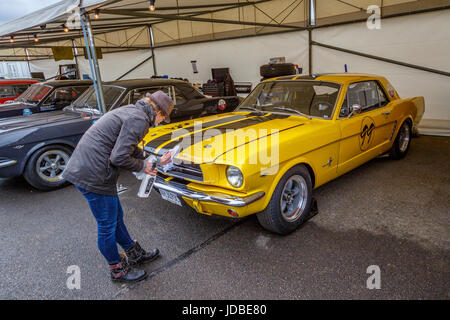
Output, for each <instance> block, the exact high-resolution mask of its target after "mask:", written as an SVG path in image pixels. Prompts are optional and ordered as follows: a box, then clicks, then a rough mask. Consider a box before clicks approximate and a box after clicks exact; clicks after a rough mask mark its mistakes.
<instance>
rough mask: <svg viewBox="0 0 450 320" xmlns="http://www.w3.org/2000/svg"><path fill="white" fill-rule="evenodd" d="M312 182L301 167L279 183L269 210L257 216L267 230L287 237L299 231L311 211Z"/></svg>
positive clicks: (290, 172)
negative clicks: (296, 230)
mask: <svg viewBox="0 0 450 320" xmlns="http://www.w3.org/2000/svg"><path fill="white" fill-rule="evenodd" d="M311 201H312V182H311V176H310V174H309V171H308V169H306V167H305V166H303V165H299V166H295V167H293V168H292V169H290V170H289V171H288V172H286V174H285V175H284V176H283V177H282V178H281V180H280V182H278V185H277V187H276V188H275V191H274V193H273V195H272V198H271V199H270V202H269V204H268V206H267V208H266V209H265V210H264V211H262V212H259V213H258V214H257V218H258V221H259V223H260V224H261V225H262V226H263V227H264V228H265V229H267V230H269V231H272V232H275V233H279V234H281V235H287V234H289V233H291V232H293V231H294V230H295V229H297V228H298V227H299V226H300V225H301V224H302V223H303V222H305V220H306V217H307V216H308V214H309V211H310V209H311Z"/></svg>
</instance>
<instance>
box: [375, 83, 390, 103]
mask: <svg viewBox="0 0 450 320" xmlns="http://www.w3.org/2000/svg"><path fill="white" fill-rule="evenodd" d="M377 88H378V98H379V100H380V107H384V106H385V105H387V104H388V103H389V100H388V98H387V97H386V94H385V93H384V91H383V89H381V86H380V84H379V83H377Z"/></svg>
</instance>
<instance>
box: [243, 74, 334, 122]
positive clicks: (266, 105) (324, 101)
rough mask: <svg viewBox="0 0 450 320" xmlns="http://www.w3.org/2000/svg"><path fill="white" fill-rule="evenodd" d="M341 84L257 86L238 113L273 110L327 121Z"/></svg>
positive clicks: (302, 83) (293, 83) (317, 83)
mask: <svg viewBox="0 0 450 320" xmlns="http://www.w3.org/2000/svg"><path fill="white" fill-rule="evenodd" d="M339 89H340V85H339V84H336V83H331V82H321V81H278V82H277V81H275V82H263V83H260V84H259V85H258V86H257V87H256V88H255V90H253V91H252V93H251V94H250V95H249V96H248V97H247V98H246V99H245V100H244V101H243V102H242V104H241V105H240V107H239V110H258V111H276V112H286V113H292V114H299V115H303V116H313V117H320V118H324V119H329V118H331V117H332V116H333V110H334V106H335V105H336V100H337V99H338V95H339Z"/></svg>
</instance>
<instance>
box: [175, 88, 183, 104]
mask: <svg viewBox="0 0 450 320" xmlns="http://www.w3.org/2000/svg"><path fill="white" fill-rule="evenodd" d="M174 88H175V99H176V101H177V104H183V103H185V102H186V97H185V96H184V94H183V92H181V90H180V89H179V88H177V87H174Z"/></svg>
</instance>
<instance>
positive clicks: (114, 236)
mask: <svg viewBox="0 0 450 320" xmlns="http://www.w3.org/2000/svg"><path fill="white" fill-rule="evenodd" d="M173 107H174V103H173V101H172V100H171V99H170V98H169V97H168V96H167V95H166V94H165V93H164V92H162V91H157V92H155V93H154V94H149V93H147V95H146V96H145V97H144V98H143V99H141V100H139V101H137V103H136V105H127V106H123V107H120V108H118V109H115V110H112V111H110V112H108V113H106V114H105V115H103V116H102V117H101V118H100V119H99V120H98V121H97V122H96V123H95V124H94V125H92V126H91V127H90V128H89V130H88V131H86V133H85V134H84V135H83V137H82V138H81V140H80V142H79V143H78V145H77V147H76V148H75V150H74V152H73V154H72V156H71V158H70V160H69V162H68V163H67V167H66V169H65V170H64V172H63V176H64V178H65V179H66V180H67V181H69V182H71V183H73V184H74V185H75V186H76V187H77V189H78V190H79V191H80V192H81V193H82V195H83V196H84V197H85V198H86V200H87V201H88V203H89V207H90V209H91V211H92V213H93V215H94V217H95V219H96V221H97V227H98V248H99V250H100V252H101V253H102V255H103V256H104V257H105V259H106V260H107V261H108V263H109V268H110V273H111V279H112V280H113V281H119V282H136V281H140V280H143V279H145V278H146V277H147V273H146V272H145V271H144V270H138V269H132V268H131V267H133V266H136V265H139V264H142V263H144V262H150V261H153V260H155V259H156V258H157V257H158V256H159V250H158V249H153V250H152V251H150V252H147V251H145V250H144V249H142V248H141V246H140V245H139V243H138V242H137V241H136V242H135V241H133V240H132V238H131V237H130V235H129V233H128V231H127V228H126V226H125V223H124V221H123V210H122V206H121V205H120V201H119V197H118V196H117V187H116V183H117V180H118V177H119V169H125V170H128V171H133V172H145V173H146V174H150V175H153V176H154V175H156V172H157V169H156V168H155V169H153V170H152V166H153V164H152V163H150V162H148V161H146V160H145V157H144V153H143V151H142V150H141V149H140V148H139V147H138V143H139V142H140V141H142V139H143V138H144V136H145V135H146V134H147V132H148V130H149V128H150V127H154V126H156V125H158V124H159V123H161V122H162V121H164V120H165V121H166V122H170V113H171V112H172V109H173ZM170 157H171V154H170V153H169V152H166V153H165V154H164V155H163V156H162V157H161V158H158V162H159V164H161V165H165V164H167V163H168V162H170ZM117 243H118V244H119V245H120V246H121V247H122V248H123V249H124V250H125V255H120V254H119V251H118V248H117Z"/></svg>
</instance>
